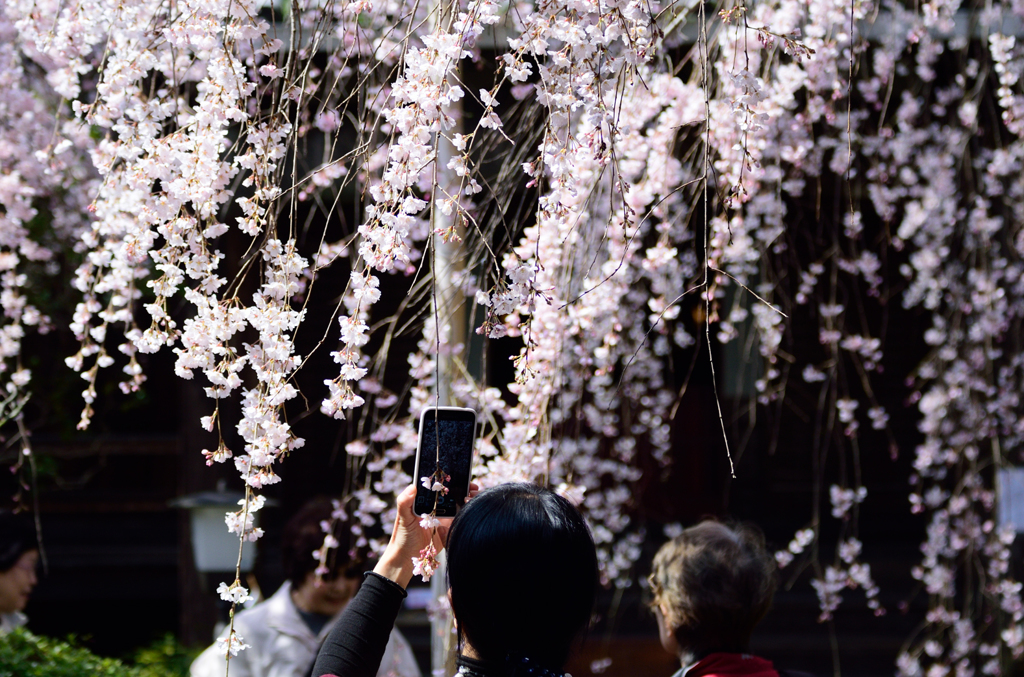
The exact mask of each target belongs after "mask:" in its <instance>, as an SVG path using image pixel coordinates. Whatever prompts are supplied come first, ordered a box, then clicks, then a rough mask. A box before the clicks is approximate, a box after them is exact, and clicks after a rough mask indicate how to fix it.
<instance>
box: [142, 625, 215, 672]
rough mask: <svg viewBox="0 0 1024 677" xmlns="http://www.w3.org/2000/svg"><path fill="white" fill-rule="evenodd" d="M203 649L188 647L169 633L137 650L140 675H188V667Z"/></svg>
mask: <svg viewBox="0 0 1024 677" xmlns="http://www.w3.org/2000/svg"><path fill="white" fill-rule="evenodd" d="M201 650H202V649H186V648H185V647H184V646H182V645H181V644H180V643H179V642H178V640H177V639H176V638H175V637H174V635H172V634H170V633H168V634H166V635H164V636H163V637H162V638H160V639H158V640H157V641H155V642H153V643H152V644H150V645H149V646H147V647H144V648H142V649H139V650H138V651H137V652H135V657H134V660H133V663H135V666H136V667H137V668H138V670H139V677H188V667H189V666H190V665H192V661H193V660H195V657H196V656H197V655H199V652H200V651H201Z"/></svg>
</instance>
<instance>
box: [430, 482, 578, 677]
mask: <svg viewBox="0 0 1024 677" xmlns="http://www.w3.org/2000/svg"><path fill="white" fill-rule="evenodd" d="M447 549H448V587H449V591H450V593H451V600H452V612H453V614H454V615H455V619H456V622H457V624H458V630H459V640H460V644H461V641H462V639H463V636H464V637H465V639H467V640H468V641H469V643H470V644H471V645H472V647H473V649H474V650H475V651H476V652H477V654H478V655H479V656H480V658H481V659H483V660H485V661H490V662H501V661H504V660H507V659H509V658H512V659H521V658H524V657H525V658H529V659H530V660H531V661H535V662H537V663H538V664H540V665H541V666H544V667H548V668H555V669H557V668H561V667H562V666H563V665H564V664H565V661H566V659H567V658H568V656H569V651H570V649H571V647H572V644H573V642H574V640H575V639H576V638H578V637H579V636H580V635H581V634H582V633H583V631H584V630H585V629H586V627H587V624H588V622H589V620H590V614H591V612H592V610H593V606H594V596H595V595H596V593H597V585H598V572H597V554H596V552H595V548H594V540H593V537H592V536H591V534H590V530H589V529H588V528H587V523H586V521H585V520H584V519H583V516H582V515H581V514H580V512H579V510H577V509H576V507H575V506H573V505H572V504H571V503H570V502H569V501H567V500H566V499H564V498H562V497H561V496H559V495H557V494H555V493H554V492H552V491H550V490H548V489H544V488H542V487H538V486H535V485H531V484H502V485H499V486H496V487H493V488H491V489H488V490H486V491H483V492H481V493H480V494H479V495H478V496H476V497H475V498H473V499H472V500H471V501H469V502H468V503H467V504H466V506H465V507H464V508H463V509H462V510H461V512H459V514H458V515H457V516H456V517H455V521H454V522H453V523H452V528H451V532H450V535H449V537H448V544H447Z"/></svg>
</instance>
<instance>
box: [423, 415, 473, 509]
mask: <svg viewBox="0 0 1024 677" xmlns="http://www.w3.org/2000/svg"><path fill="white" fill-rule="evenodd" d="M475 439H476V412H475V411H473V410H472V409H463V408H461V407H427V408H425V409H424V410H423V413H422V414H420V436H419V443H418V444H417V445H416V471H415V473H414V474H413V477H414V478H415V481H416V502H415V503H414V504H413V512H415V513H416V514H417V515H426V514H429V513H430V512H431V511H433V510H434V509H435V507H436V509H437V510H436V512H435V515H437V516H438V517H454V516H455V513H456V512H457V511H458V509H459V507H460V506H461V505H462V504H463V502H464V501H465V500H466V494H468V493H469V475H470V473H471V471H472V467H473V442H474V440H475ZM424 477H426V478H428V481H427V482H426V484H428V485H430V486H424V481H423V478H424ZM449 478H450V479H449ZM435 482H440V483H441V484H443V485H444V487H445V488H446V489H447V490H448V491H447V492H445V491H443V490H438V491H433V490H432V488H431V487H433V486H435Z"/></svg>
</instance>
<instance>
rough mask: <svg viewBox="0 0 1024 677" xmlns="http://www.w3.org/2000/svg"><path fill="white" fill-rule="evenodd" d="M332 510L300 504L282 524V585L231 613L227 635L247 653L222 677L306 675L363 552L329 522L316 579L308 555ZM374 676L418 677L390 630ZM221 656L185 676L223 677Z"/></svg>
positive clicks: (209, 654) (354, 586)
mask: <svg viewBox="0 0 1024 677" xmlns="http://www.w3.org/2000/svg"><path fill="white" fill-rule="evenodd" d="M332 511H333V505H332V503H331V501H330V500H328V499H326V498H320V499H313V500H312V501H309V502H308V503H306V504H305V505H304V506H303V507H302V508H301V509H300V510H299V512H297V513H296V514H295V515H294V516H293V517H292V518H291V519H290V520H289V521H288V523H287V524H286V525H285V528H284V534H283V537H282V540H281V555H282V559H283V564H284V572H285V576H286V580H285V582H284V584H283V585H282V586H281V587H280V588H279V589H278V590H277V592H276V593H274V594H273V595H272V596H271V597H270V598H269V599H267V600H265V601H263V602H260V603H259V604H256V605H255V606H253V607H252V608H250V609H245V610H242V611H239V612H237V613H236V614H235V624H234V625H235V630H236V632H238V633H239V634H240V635H241V636H242V638H243V641H244V642H245V643H246V644H248V645H249V648H247V649H245V650H243V651H241V652H239V653H238V655H237V656H232V658H231V662H230V677H307V676H308V675H309V671H310V668H311V667H312V665H313V660H314V659H315V658H316V653H317V650H318V649H319V648H320V644H321V643H322V642H323V641H324V638H326V637H327V635H328V633H329V632H330V631H331V629H332V628H333V626H334V623H335V621H336V620H337V619H338V616H339V615H340V613H341V611H342V609H344V608H345V605H346V604H348V603H349V600H350V599H352V596H353V595H354V594H355V593H356V590H358V589H359V584H360V581H361V577H362V571H363V570H364V568H365V562H366V552H365V549H364V548H355V547H353V546H354V541H353V538H352V530H351V525H350V524H349V523H348V522H347V521H346V520H335V521H334V522H333V528H332V530H331V534H332V535H333V536H334V538H336V539H337V541H338V546H337V547H336V548H333V549H331V551H330V553H331V556H332V558H333V561H329V562H328V563H327V564H328V568H329V569H330V571H329V573H327V574H324V575H322V576H321V577H320V578H319V580H318V577H317V574H316V567H317V564H318V562H317V560H316V559H315V558H314V556H313V555H314V552H315V551H317V550H318V549H319V548H320V547H321V545H323V542H324V536H325V533H324V531H323V526H322V525H323V524H324V523H326V522H329V521H330V520H331V513H332ZM385 644H386V647H385V651H384V659H383V660H382V662H381V665H382V667H381V670H380V673H379V674H380V677H420V670H419V667H418V666H417V664H416V659H415V657H414V656H413V654H412V649H411V648H410V647H409V643H408V642H407V641H406V640H405V638H404V637H402V635H401V633H399V632H398V631H397V630H395V631H393V632H392V633H390V634H389V636H388V637H387V638H385ZM224 662H225V657H224V653H223V650H220V649H219V648H218V646H217V644H216V643H215V644H214V645H213V646H211V647H209V648H207V649H206V650H205V651H204V652H203V653H202V654H200V655H199V657H198V658H196V660H195V661H194V662H193V663H192V666H191V668H190V673H191V676H192V677H223V676H224Z"/></svg>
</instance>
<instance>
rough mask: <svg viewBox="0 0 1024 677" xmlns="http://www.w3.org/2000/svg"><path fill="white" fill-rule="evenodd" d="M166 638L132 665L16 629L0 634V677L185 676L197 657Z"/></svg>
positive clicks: (140, 653) (141, 652)
mask: <svg viewBox="0 0 1024 677" xmlns="http://www.w3.org/2000/svg"><path fill="white" fill-rule="evenodd" d="M196 653H197V652H196V651H189V650H188V649H185V648H184V647H182V646H181V644H179V643H178V642H177V640H176V639H175V638H174V636H173V635H165V636H164V637H163V638H161V639H159V640H157V641H156V642H154V643H153V644H151V645H149V646H147V647H145V648H143V649H140V650H139V651H137V652H136V653H135V657H134V665H132V664H128V663H125V662H122V661H119V660H117V659H116V658H102V657H100V656H97V655H96V654H94V653H92V652H91V651H89V650H88V649H86V648H84V647H82V646H79V645H77V644H76V643H75V639H74V638H73V637H71V638H68V639H67V640H59V639H50V638H49V637H40V636H38V635H33V634H32V633H31V632H29V631H28V630H25V629H24V628H18V629H17V630H14V631H13V632H10V633H8V634H6V635H4V634H0V677H188V666H189V664H191V662H192V659H193V658H194V657H195V655H196Z"/></svg>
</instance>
